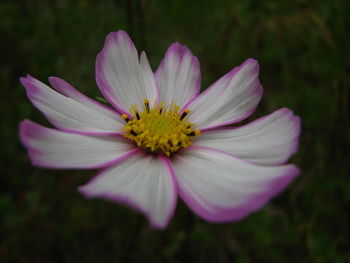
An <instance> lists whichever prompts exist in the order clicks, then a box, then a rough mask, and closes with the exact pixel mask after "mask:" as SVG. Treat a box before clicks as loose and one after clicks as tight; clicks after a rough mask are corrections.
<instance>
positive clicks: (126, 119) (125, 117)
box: [122, 113, 130, 123]
mask: <svg viewBox="0 0 350 263" xmlns="http://www.w3.org/2000/svg"><path fill="white" fill-rule="evenodd" d="M122 118H123V120H124V121H125V122H126V123H128V122H129V121H130V119H129V117H128V115H126V114H125V113H124V114H123V115H122Z"/></svg>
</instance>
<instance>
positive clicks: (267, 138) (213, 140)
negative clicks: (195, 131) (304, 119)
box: [194, 108, 300, 165]
mask: <svg viewBox="0 0 350 263" xmlns="http://www.w3.org/2000/svg"><path fill="white" fill-rule="evenodd" d="M299 135H300V118H299V117H298V116H295V115H294V114H293V112H292V111H291V110H289V109H286V108H282V109H279V110H277V111H275V112H273V113H271V114H269V115H267V116H264V117H262V118H260V119H257V120H256V121H253V122H251V123H249V124H246V125H244V126H241V127H238V128H231V127H230V128H222V129H215V130H209V131H205V132H203V133H202V134H201V135H200V136H198V137H197V138H196V140H195V142H194V144H195V145H198V146H207V147H211V148H215V149H220V150H222V151H225V152H228V153H230V154H233V155H235V156H236V157H238V158H242V159H244V160H247V161H250V162H253V163H256V164H261V165H278V164H283V163H285V162H286V161H287V160H288V159H289V157H290V156H292V155H293V154H294V153H295V152H296V150H297V147H298V142H299Z"/></svg>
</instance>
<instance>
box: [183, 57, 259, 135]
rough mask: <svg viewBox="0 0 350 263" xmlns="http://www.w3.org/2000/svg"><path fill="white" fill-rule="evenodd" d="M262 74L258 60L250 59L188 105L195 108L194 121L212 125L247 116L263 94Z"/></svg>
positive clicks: (191, 115)
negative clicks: (260, 78)
mask: <svg viewBox="0 0 350 263" xmlns="http://www.w3.org/2000/svg"><path fill="white" fill-rule="evenodd" d="M258 74H259V65H258V63H257V62H256V61H255V60H253V59H247V60H246V61H245V62H244V63H243V64H242V65H241V66H239V67H236V68H234V69H233V70H232V71H230V72H229V73H227V74H226V75H225V76H223V77H222V78H220V79H219V80H218V81H216V82H215V83H214V84H212V85H211V86H210V87H209V88H208V89H207V90H205V91H204V92H203V93H201V94H200V95H199V96H198V97H196V98H195V99H194V100H193V101H192V102H191V103H190V104H189V105H187V106H185V107H186V108H188V109H190V110H191V114H190V121H191V122H192V123H194V124H196V125H197V128H198V129H208V128H214V127H218V126H223V125H227V124H231V123H235V122H238V121H241V120H243V119H245V118H247V117H248V116H249V115H251V114H252V113H253V112H254V110H255V108H256V106H257V105H258V103H259V101H260V98H261V95H262V87H261V85H260V82H259V79H258Z"/></svg>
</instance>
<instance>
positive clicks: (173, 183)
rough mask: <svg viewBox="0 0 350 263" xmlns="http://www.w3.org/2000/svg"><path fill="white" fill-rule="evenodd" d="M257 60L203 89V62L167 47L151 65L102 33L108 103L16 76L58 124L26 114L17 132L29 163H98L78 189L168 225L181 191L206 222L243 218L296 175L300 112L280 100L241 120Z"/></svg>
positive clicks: (254, 100) (253, 97)
mask: <svg viewBox="0 0 350 263" xmlns="http://www.w3.org/2000/svg"><path fill="white" fill-rule="evenodd" d="M258 73H259V66H258V63H257V62H256V61H255V60H253V59H248V60H246V61H245V62H244V63H243V64H242V65H241V66H239V67H236V68H234V69H233V70H232V71H230V72H229V73H227V74H226V75H224V76H223V77H222V78H220V79H219V80H218V81H216V82H215V83H214V84H212V85H211V86H210V87H209V88H208V89H207V90H206V91H204V92H203V93H201V94H199V91H200V79H201V77H200V68H199V62H198V60H197V58H196V57H195V56H193V55H192V53H191V51H190V50H189V49H188V48H187V47H186V46H182V45H180V44H179V43H175V44H173V45H171V46H170V47H169V49H168V51H167V52H166V54H165V57H164V59H163V61H162V62H161V64H160V66H159V67H158V69H157V71H156V72H155V73H153V72H152V70H151V67H150V65H149V63H148V60H147V57H146V54H145V53H144V52H142V53H141V56H140V57H139V56H138V52H137V50H136V48H135V46H134V44H133V43H132V41H131V40H130V38H129V36H128V35H127V33H125V32H124V31H118V32H116V33H111V34H109V35H108V36H107V38H106V41H105V44H104V47H103V49H102V51H101V52H100V53H99V54H98V56H97V60H96V79H97V84H98V86H99V88H100V90H101V92H102V94H103V95H104V97H105V98H106V99H107V100H108V102H109V103H110V104H111V105H112V106H113V108H112V107H108V106H106V105H104V104H101V103H99V102H97V101H94V100H92V99H90V98H88V97H86V96H85V95H83V94H81V93H80V92H79V91H77V90H76V89H74V88H73V87H72V86H71V85H69V84H68V83H67V82H65V81H64V80H62V79H60V78H57V77H50V78H49V82H50V84H51V86H52V87H53V88H54V89H51V88H50V87H48V86H47V85H45V84H44V83H42V82H40V81H39V80H37V79H35V78H33V77H31V76H27V77H24V78H21V82H22V84H23V85H24V87H25V88H26V91H27V95H28V97H29V99H30V100H31V102H32V103H33V104H34V105H35V107H37V108H38V109H39V110H40V111H42V112H43V114H44V115H45V116H46V117H47V119H48V120H49V121H50V122H51V123H52V124H53V125H54V126H55V127H56V128H57V129H51V128H45V127H43V126H41V125H39V124H36V123H33V122H31V121H29V120H24V121H23V122H22V123H21V125H20V137H21V140H22V142H23V144H24V145H25V146H26V148H27V149H28V152H29V156H30V159H31V161H32V163H33V164H34V165H37V166H41V167H48V168H77V169H78V168H79V169H81V168H82V169H101V170H100V172H99V173H98V174H97V175H96V177H95V178H93V179H92V180H91V181H90V182H89V183H87V184H86V185H84V186H81V187H79V191H80V192H81V193H82V194H83V195H85V196H86V197H89V198H93V197H100V198H105V199H108V200H112V201H116V202H120V203H125V204H127V205H129V206H131V207H133V208H134V209H136V210H138V211H140V212H142V213H144V214H145V215H146V217H147V218H148V220H149V222H150V224H151V225H152V226H153V227H156V228H164V227H165V226H166V225H167V224H168V222H169V220H170V219H171V217H172V215H173V213H174V210H175V206H176V201H177V197H178V196H180V197H181V198H182V199H183V201H184V202H185V203H186V204H187V205H188V206H189V207H190V209H192V210H193V212H195V213H196V214H197V215H199V216H200V217H202V218H204V219H206V220H208V221H212V222H227V221H234V220H239V219H241V218H243V217H245V216H247V215H248V214H249V213H251V212H253V211H256V210H257V209H259V208H261V207H262V206H264V205H265V204H266V203H267V202H268V200H269V199H270V198H272V197H273V196H275V195H276V194H278V193H279V192H280V191H282V190H283V189H284V188H285V187H286V186H287V185H288V184H289V183H290V182H291V181H292V180H293V179H294V177H296V176H297V175H298V174H299V169H298V168H297V167H296V166H294V165H284V163H285V162H287V160H288V159H289V157H290V156H291V155H292V154H293V153H295V152H296V150H297V145H298V137H299V133H300V119H299V118H298V117H297V116H295V115H293V113H292V112H291V111H290V110H289V109H286V108H282V109H279V110H277V111H275V112H273V113H272V114H270V115H268V116H265V117H263V118H260V119H258V120H256V121H254V122H252V123H250V124H247V125H244V126H241V127H223V126H225V125H229V124H232V123H237V122H239V121H241V120H243V119H245V118H247V117H248V116H250V115H251V114H252V113H253V112H254V110H255V108H256V106H257V104H258V103H259V101H260V98H261V96H262V93H263V91H262V86H261V84H260V82H259V79H258Z"/></svg>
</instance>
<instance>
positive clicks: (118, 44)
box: [96, 30, 158, 113]
mask: <svg viewBox="0 0 350 263" xmlns="http://www.w3.org/2000/svg"><path fill="white" fill-rule="evenodd" d="M96 81H97V85H98V86H99V88H100V90H101V92H102V94H103V95H104V96H105V98H106V99H107V100H108V101H109V102H110V103H111V104H112V105H113V106H114V107H116V108H117V109H118V110H119V111H120V112H121V113H127V112H128V111H129V109H131V107H132V106H133V105H136V106H137V107H138V108H139V109H142V108H143V106H144V100H145V99H148V100H149V101H150V103H151V105H153V103H155V101H156V99H157V96H158V90H157V86H156V82H155V78H154V74H153V72H152V70H151V67H150V65H149V63H148V60H147V57H146V54H145V53H144V52H142V54H141V57H140V60H139V58H138V54H137V50H136V48H135V46H134V44H133V43H132V41H131V39H130V38H129V36H128V34H127V33H126V32H125V31H122V30H120V31H118V32H116V33H110V34H109V35H108V36H107V38H106V41H105V44H104V47H103V49H102V51H101V52H100V53H99V54H98V55H97V59H96Z"/></svg>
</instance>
